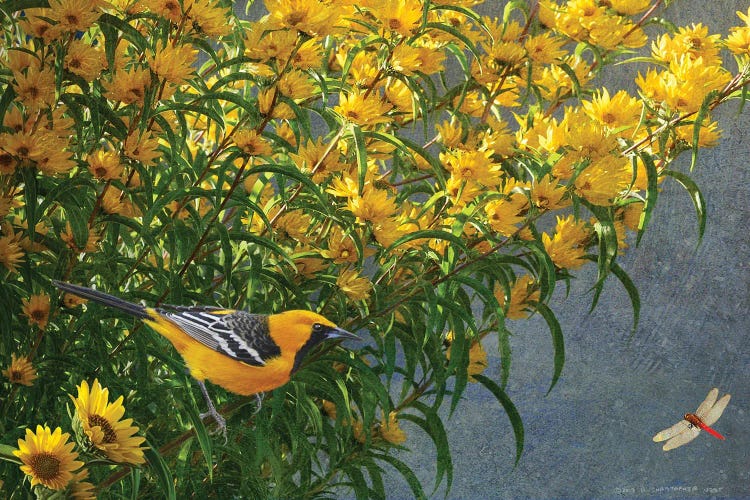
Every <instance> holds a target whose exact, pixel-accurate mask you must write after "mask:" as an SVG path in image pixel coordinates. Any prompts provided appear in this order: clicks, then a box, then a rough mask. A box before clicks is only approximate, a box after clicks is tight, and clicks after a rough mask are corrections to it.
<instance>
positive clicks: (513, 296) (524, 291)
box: [495, 274, 541, 319]
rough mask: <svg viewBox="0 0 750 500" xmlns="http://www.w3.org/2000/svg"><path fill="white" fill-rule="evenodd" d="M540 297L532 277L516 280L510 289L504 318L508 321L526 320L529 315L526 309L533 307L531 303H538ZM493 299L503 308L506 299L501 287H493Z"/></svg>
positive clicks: (526, 276)
mask: <svg viewBox="0 0 750 500" xmlns="http://www.w3.org/2000/svg"><path fill="white" fill-rule="evenodd" d="M540 295H541V292H540V291H539V285H538V284H537V283H536V280H534V278H533V277H532V276H530V275H528V274H525V275H523V276H521V277H520V278H517V279H516V281H515V282H514V283H513V285H512V286H511V288H510V303H508V306H507V307H508V311H507V312H506V313H505V317H506V318H508V319H524V318H528V317H529V314H531V313H530V311H528V310H527V309H528V308H530V307H533V304H532V302H536V301H538V300H539V297H540ZM495 298H496V299H497V301H498V303H499V304H500V305H501V306H503V307H505V304H506V302H507V299H506V296H505V288H503V287H502V286H501V285H496V286H495Z"/></svg>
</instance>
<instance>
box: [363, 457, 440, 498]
mask: <svg viewBox="0 0 750 500" xmlns="http://www.w3.org/2000/svg"><path fill="white" fill-rule="evenodd" d="M372 457H373V458H374V459H375V460H381V461H383V462H385V463H387V464H388V465H390V466H391V467H393V468H394V469H396V470H397V471H398V472H399V473H400V474H401V475H402V476H403V477H404V479H406V483H407V484H408V485H409V488H411V492H412V493H413V494H414V498H416V499H420V500H427V495H425V493H424V490H423V489H422V484H421V483H420V482H419V479H417V476H416V475H415V474H414V472H412V470H411V469H410V468H409V466H408V465H406V464H405V463H404V462H402V461H401V460H399V459H398V458H396V457H394V456H392V455H386V454H384V453H378V452H373V455H372Z"/></svg>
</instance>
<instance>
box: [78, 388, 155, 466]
mask: <svg viewBox="0 0 750 500" xmlns="http://www.w3.org/2000/svg"><path fill="white" fill-rule="evenodd" d="M70 397H71V399H72V400H73V404H75V407H76V418H74V425H77V426H80V429H81V430H82V431H83V432H84V433H85V434H86V436H87V437H88V440H89V441H90V443H91V445H92V447H93V448H96V449H98V450H101V451H102V452H103V453H104V455H105V456H106V457H107V458H109V459H110V460H112V461H113V462H119V463H128V464H142V463H144V462H145V459H144V458H143V448H142V447H141V444H142V443H143V442H144V441H145V440H146V438H143V437H140V436H135V433H136V432H138V427H136V426H134V425H131V424H132V423H133V419H132V418H127V419H125V420H120V419H121V418H122V416H123V415H124V414H125V407H123V406H122V401H123V397H122V396H120V397H119V398H117V399H116V400H115V401H114V402H113V403H110V402H109V390H108V389H106V388H103V387H102V386H101V384H100V383H99V381H98V380H94V383H93V384H92V386H91V388H90V389H89V385H88V383H86V381H85V380H84V381H83V382H81V385H79V386H78V397H77V398H74V397H73V396H70Z"/></svg>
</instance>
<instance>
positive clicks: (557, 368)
mask: <svg viewBox="0 0 750 500" xmlns="http://www.w3.org/2000/svg"><path fill="white" fill-rule="evenodd" d="M536 310H537V311H538V312H539V314H541V315H542V317H543V318H544V320H545V321H546V322H547V326H548V327H549V333H550V334H551V335H552V347H553V348H554V351H555V356H554V372H553V373H552V382H550V386H549V389H547V394H549V393H550V392H551V391H552V388H553V387H555V384H557V381H558V379H559V378H560V374H561V373H562V369H563V366H564V365H565V340H564V339H563V333H562V328H561V327H560V323H559V322H558V321H557V318H556V317H555V313H553V312H552V309H550V308H549V306H547V304H543V303H537V304H536Z"/></svg>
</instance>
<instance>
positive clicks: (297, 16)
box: [284, 12, 305, 26]
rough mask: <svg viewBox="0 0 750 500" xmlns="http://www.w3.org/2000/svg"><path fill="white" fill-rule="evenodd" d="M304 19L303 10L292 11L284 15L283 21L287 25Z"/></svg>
mask: <svg viewBox="0 0 750 500" xmlns="http://www.w3.org/2000/svg"><path fill="white" fill-rule="evenodd" d="M304 19H305V14H304V12H292V13H290V14H288V15H287V16H285V17H284V22H285V23H286V24H287V25H288V26H296V25H298V24H299V23H301V22H302V21H303V20H304Z"/></svg>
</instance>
